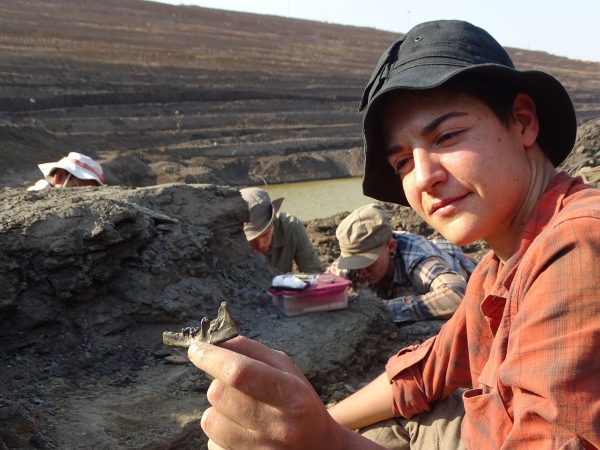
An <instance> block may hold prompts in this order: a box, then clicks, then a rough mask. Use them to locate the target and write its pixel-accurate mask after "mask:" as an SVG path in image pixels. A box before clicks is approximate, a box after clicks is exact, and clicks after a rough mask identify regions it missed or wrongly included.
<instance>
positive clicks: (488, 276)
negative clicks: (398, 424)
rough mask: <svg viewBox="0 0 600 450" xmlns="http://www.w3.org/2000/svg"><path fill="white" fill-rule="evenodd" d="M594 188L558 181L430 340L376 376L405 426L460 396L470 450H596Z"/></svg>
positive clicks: (599, 367)
mask: <svg viewBox="0 0 600 450" xmlns="http://www.w3.org/2000/svg"><path fill="white" fill-rule="evenodd" d="M599 266H600V191H599V190H596V189H592V188H589V187H585V186H584V185H583V184H581V182H580V180H579V179H574V178H571V177H569V176H568V175H566V174H564V173H563V174H559V175H557V176H556V177H555V178H554V179H553V180H552V182H551V183H550V186H549V187H548V189H547V190H546V192H545V193H544V195H543V196H542V198H541V199H540V200H539V202H538V204H537V206H536V208H535V209H534V211H533V213H532V215H531V217H530V219H529V222H528V223H527V225H526V227H525V230H524V231H523V233H522V235H521V237H520V241H519V242H518V247H517V250H516V252H515V254H514V255H513V256H512V257H511V258H510V259H509V260H508V261H507V262H506V263H505V264H504V265H503V264H501V262H500V261H499V260H498V259H497V257H496V256H495V255H494V254H493V252H490V253H488V254H487V255H486V256H485V257H484V259H483V260H482V261H481V262H480V263H479V265H478V266H477V268H476V269H475V271H474V272H473V274H472V276H471V279H470V281H469V284H468V287H467V293H466V295H465V298H464V300H463V302H461V304H460V306H459V308H458V310H457V311H456V312H455V313H454V315H453V316H452V318H451V319H450V320H449V321H448V322H447V323H446V324H445V326H444V327H443V328H442V330H441V331H440V333H439V334H438V336H436V337H432V338H431V339H429V340H427V341H425V342H423V343H422V344H420V345H416V346H411V347H408V348H405V349H403V350H401V351H400V352H399V353H398V354H397V355H396V356H393V357H392V358H390V360H389V362H388V364H387V367H386V371H387V375H388V377H389V379H390V382H391V383H392V390H393V405H394V411H395V412H396V414H398V415H402V416H404V417H411V416H412V415H414V414H416V413H419V412H421V411H428V410H430V408H431V407H432V406H433V404H434V403H435V401H436V400H438V399H441V398H445V397H447V396H448V395H449V394H450V393H452V392H453V391H454V390H456V389H457V388H459V387H467V388H471V387H472V388H471V389H470V390H467V391H466V392H465V393H464V394H463V400H464V404H465V417H464V419H463V423H462V436H461V440H462V442H463V444H464V445H465V446H466V447H467V448H469V449H485V450H488V449H515V448H518V449H532V450H533V449H535V450H540V449H542V450H543V449H556V448H561V449H583V448H595V447H600V356H599V355H600V319H599V317H600V294H599V293H600V278H599V277H598V273H597V272H596V271H595V269H594V267H599Z"/></svg>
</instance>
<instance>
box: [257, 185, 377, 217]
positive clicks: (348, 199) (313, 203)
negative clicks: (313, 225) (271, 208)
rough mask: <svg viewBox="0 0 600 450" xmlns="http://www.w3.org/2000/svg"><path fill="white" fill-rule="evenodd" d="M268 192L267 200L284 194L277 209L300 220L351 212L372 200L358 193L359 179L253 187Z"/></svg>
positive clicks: (359, 187) (360, 190) (359, 188)
mask: <svg viewBox="0 0 600 450" xmlns="http://www.w3.org/2000/svg"><path fill="white" fill-rule="evenodd" d="M257 187H259V188H261V189H264V190H265V191H267V192H268V193H269V196H270V197H271V200H275V199H276V198H279V197H284V198H285V200H284V202H283V204H282V205H281V211H283V212H285V213H288V214H291V215H293V216H296V217H298V218H299V219H300V220H302V221H306V220H312V219H319V218H323V217H329V216H332V215H334V214H337V213H339V212H343V211H348V212H350V211H352V210H353V209H355V208H358V207H359V206H361V205H365V204H367V203H371V202H374V201H375V200H373V199H372V198H369V197H365V196H364V195H363V194H362V178H360V177H357V178H336V179H333V180H318V181H303V182H299V183H286V184H270V185H268V186H257Z"/></svg>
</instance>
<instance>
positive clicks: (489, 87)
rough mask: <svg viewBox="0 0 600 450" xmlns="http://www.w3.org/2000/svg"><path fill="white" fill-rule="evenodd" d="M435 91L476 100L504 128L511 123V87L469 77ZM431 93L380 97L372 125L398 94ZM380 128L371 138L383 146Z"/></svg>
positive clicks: (460, 78) (425, 91)
mask: <svg viewBox="0 0 600 450" xmlns="http://www.w3.org/2000/svg"><path fill="white" fill-rule="evenodd" d="M434 89H436V88H434ZM437 89H439V90H443V91H445V92H450V93H453V94H465V95H469V96H471V97H473V98H476V99H478V100H479V101H481V102H483V103H484V104H485V105H486V106H487V107H488V108H490V109H491V110H492V112H493V113H494V115H495V116H496V117H497V118H498V120H499V121H500V122H501V123H502V124H503V125H504V126H508V125H510V124H511V123H512V122H513V117H512V113H511V112H512V105H513V102H514V100H515V97H516V95H517V91H516V90H515V89H514V88H512V87H511V86H508V85H506V84H503V83H497V82H496V81H495V80H490V79H475V78H472V77H469V76H462V77H461V76H457V77H455V78H453V79H451V80H449V81H448V82H447V83H445V84H443V85H442V86H440V87H439V88H437ZM432 91H433V90H432V89H427V90H422V91H420V90H404V91H398V92H391V93H390V94H388V95H385V96H383V97H381V98H380V100H379V101H378V102H377V106H375V109H374V111H373V117H374V120H373V122H372V123H374V124H381V123H382V121H381V114H382V111H384V110H385V109H387V107H388V106H389V104H390V103H392V102H394V100H395V98H396V97H397V95H398V94H402V93H406V92H410V93H416V94H420V95H430V93H431V92H432ZM380 126H381V125H377V127H378V129H377V130H376V132H375V135H374V136H373V138H374V139H375V140H376V141H377V142H379V145H381V144H383V142H381V138H382V133H381V128H380Z"/></svg>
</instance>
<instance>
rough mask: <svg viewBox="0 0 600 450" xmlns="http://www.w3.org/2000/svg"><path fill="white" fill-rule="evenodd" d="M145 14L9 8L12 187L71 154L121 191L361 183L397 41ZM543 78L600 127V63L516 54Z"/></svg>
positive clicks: (1, 98)
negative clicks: (378, 70) (383, 78)
mask: <svg viewBox="0 0 600 450" xmlns="http://www.w3.org/2000/svg"><path fill="white" fill-rule="evenodd" d="M401 31H404V30H398V33H390V32H383V31H380V30H375V29H369V28H358V27H349V26H338V25H332V24H326V23H318V22H311V21H305V20H295V19H286V18H279V17H273V16H260V15H253V14H244V13H234V12H226V11H218V10H211V9H205V8H197V7H189V6H169V5H162V4H158V3H152V2H145V1H140V0H124V1H121V0H118V1H117V0H106V1H102V2H91V1H83V2H82V1H76V0H47V1H46V0H44V1H42V0H23V1H22V0H4V1H3V2H2V14H0V55H1V57H2V65H1V67H0V143H1V144H2V151H3V162H4V163H5V170H4V171H3V173H2V174H0V183H2V184H4V185H9V186H16V185H21V184H26V183H30V182H32V181H35V180H36V179H37V178H38V177H39V172H38V170H37V167H36V164H37V163H38V162H42V161H53V160H56V159H57V158H58V157H60V156H62V155H63V154H65V153H66V152H67V151H69V150H79V151H82V152H83V153H88V154H90V155H92V156H95V157H97V158H99V159H100V160H102V161H103V162H104V163H105V164H104V165H105V167H106V169H107V175H108V176H107V179H108V181H109V183H111V184H126V185H136V186H139V185H151V184H156V183H165V182H185V183H201V182H209V183H217V184H229V185H237V186H239V185H247V184H258V183H261V182H262V181H263V180H266V181H267V182H269V183H275V182H289V181H298V180H305V179H320V178H332V177H343V176H348V175H353V176H357V175H360V172H361V170H362V155H361V150H360V148H361V124H360V116H359V114H358V113H357V111H356V108H357V105H358V101H359V99H360V97H361V94H362V88H363V86H364V85H365V84H366V82H367V80H368V78H369V76H370V72H371V70H372V67H373V65H374V64H375V62H376V61H377V59H378V57H379V55H380V53H381V52H382V51H383V50H385V49H386V48H387V46H388V45H389V44H390V43H391V42H392V41H393V40H394V39H395V38H397V37H398V36H399V34H400V32H401ZM509 51H510V52H511V54H512V55H513V56H514V59H515V62H516V64H517V66H519V67H521V68H535V69H542V70H547V71H549V72H550V73H552V74H554V75H555V76H557V77H558V78H559V79H560V80H562V81H563V82H564V83H565V84H566V86H567V88H568V89H569V92H570V93H571V95H572V96H573V99H574V101H575V105H576V108H577V114H578V118H579V120H580V121H584V120H586V119H589V118H594V117H599V116H600V107H599V104H600V101H599V99H600V94H599V92H600V85H599V83H600V76H599V75H600V63H590V62H584V61H575V60H569V59H567V58H561V57H556V56H553V55H549V54H546V53H540V52H530V51H525V50H518V49H509Z"/></svg>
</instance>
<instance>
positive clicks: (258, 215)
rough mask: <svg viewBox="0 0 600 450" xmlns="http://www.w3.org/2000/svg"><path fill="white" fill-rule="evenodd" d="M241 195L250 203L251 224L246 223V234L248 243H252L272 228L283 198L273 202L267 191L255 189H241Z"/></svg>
mask: <svg viewBox="0 0 600 450" xmlns="http://www.w3.org/2000/svg"><path fill="white" fill-rule="evenodd" d="M240 194H242V198H243V199H244V200H245V201H246V203H248V212H249V213H250V222H246V223H244V234H245V235H246V239H247V240H248V241H252V240H254V239H256V238H257V237H259V236H260V235H261V234H263V233H264V232H265V231H266V229H267V228H269V227H270V226H271V224H272V223H273V221H274V220H275V217H276V216H277V211H279V208H281V204H282V203H283V197H281V198H278V199H275V200H273V201H271V198H270V197H269V194H268V193H267V191H265V190H263V189H259V188H254V187H251V188H245V189H240Z"/></svg>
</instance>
